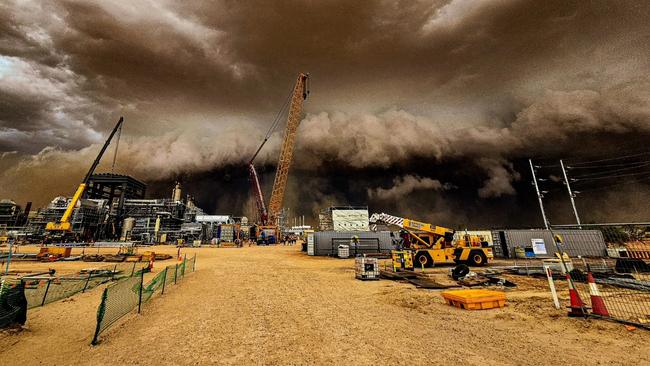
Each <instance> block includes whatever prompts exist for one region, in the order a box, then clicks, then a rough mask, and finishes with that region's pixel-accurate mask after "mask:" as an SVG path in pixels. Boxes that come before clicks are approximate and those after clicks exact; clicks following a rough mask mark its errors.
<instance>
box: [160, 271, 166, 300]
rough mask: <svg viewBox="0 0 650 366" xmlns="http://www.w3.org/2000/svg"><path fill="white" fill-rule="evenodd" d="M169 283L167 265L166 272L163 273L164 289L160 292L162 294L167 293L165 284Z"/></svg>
mask: <svg viewBox="0 0 650 366" xmlns="http://www.w3.org/2000/svg"><path fill="white" fill-rule="evenodd" d="M166 283H167V267H165V273H164V274H163V286H162V291H161V292H160V294H161V295H164V294H165V284H166Z"/></svg>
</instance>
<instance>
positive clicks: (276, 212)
mask: <svg viewBox="0 0 650 366" xmlns="http://www.w3.org/2000/svg"><path fill="white" fill-rule="evenodd" d="M308 95H309V74H304V73H300V74H299V75H298V79H297V80H296V84H295V85H294V87H293V90H292V93H291V95H290V96H289V99H288V101H287V104H289V112H288V114H287V126H286V128H285V130H284V137H283V139H282V147H281V150H280V158H279V160H278V167H277V171H276V173H275V180H274V181H273V190H272V192H271V199H270V200H269V205H268V210H267V208H266V207H267V206H266V205H265V203H264V194H263V193H262V188H261V185H260V182H259V177H258V175H257V172H256V171H255V166H254V164H253V161H254V160H255V158H256V157H257V155H258V154H259V152H260V150H261V149H262V147H263V146H264V144H266V142H267V141H268V139H269V137H270V136H271V134H272V133H273V131H274V130H275V128H276V127H277V125H278V123H279V117H280V116H281V115H282V112H283V111H284V110H285V108H286V106H287V104H285V105H284V107H283V108H282V110H281V111H280V113H279V114H278V117H277V118H276V120H275V121H274V122H273V124H272V125H271V128H270V129H269V131H268V132H267V134H266V136H265V138H264V141H262V144H261V145H260V147H259V148H258V149H257V151H255V154H254V155H253V157H252V158H251V160H250V161H249V163H248V170H249V174H250V179H251V185H252V191H253V194H254V196H255V204H256V206H257V211H258V216H259V223H260V224H261V226H260V227H259V228H258V229H260V230H262V231H265V232H268V234H266V235H267V236H268V235H272V236H274V237H275V239H274V240H276V239H277V238H278V236H279V234H280V233H279V229H278V227H277V225H278V220H279V217H280V214H281V212H282V204H283V201H284V192H285V189H286V186H287V178H288V177H289V168H290V167H291V162H292V160H293V147H294V143H295V141H296V132H297V131H298V126H299V125H300V117H301V114H302V107H303V102H304V100H305V99H307V96H308Z"/></svg>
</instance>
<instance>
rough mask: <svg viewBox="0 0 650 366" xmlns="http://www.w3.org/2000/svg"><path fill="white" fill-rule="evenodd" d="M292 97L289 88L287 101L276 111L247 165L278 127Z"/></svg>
mask: <svg viewBox="0 0 650 366" xmlns="http://www.w3.org/2000/svg"><path fill="white" fill-rule="evenodd" d="M292 96H293V88H291V91H290V92H289V95H288V96H287V99H286V100H285V102H284V104H283V105H282V108H280V110H279V111H278V114H277V115H276V116H275V118H274V119H273V123H271V127H269V130H268V131H267V132H266V135H264V140H263V141H262V143H261V144H260V146H259V147H258V148H257V150H256V151H255V154H253V157H252V158H251V160H250V161H249V164H251V163H253V160H255V158H256V157H257V154H259V153H260V150H262V147H264V145H265V144H266V142H267V141H268V140H269V138H270V137H271V135H272V134H273V132H274V131H275V129H276V128H277V127H278V125H279V124H280V120H281V118H282V116H284V114H285V112H286V110H287V107H288V106H289V102H290V101H291V97H292Z"/></svg>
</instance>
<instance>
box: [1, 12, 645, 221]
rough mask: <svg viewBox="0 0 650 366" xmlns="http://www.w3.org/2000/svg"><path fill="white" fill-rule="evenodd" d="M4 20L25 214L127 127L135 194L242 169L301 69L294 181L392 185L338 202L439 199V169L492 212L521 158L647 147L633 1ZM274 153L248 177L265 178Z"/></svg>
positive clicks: (517, 177) (31, 15)
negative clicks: (370, 174) (301, 174)
mask: <svg viewBox="0 0 650 366" xmlns="http://www.w3.org/2000/svg"><path fill="white" fill-rule="evenodd" d="M0 10H1V11H0V105H1V106H2V108H1V109H0V151H14V150H15V151H18V152H19V155H18V156H19V158H16V157H15V155H12V159H13V160H12V164H10V165H8V164H4V165H7V168H6V170H5V172H4V174H3V177H2V188H1V189H0V193H2V195H10V196H19V197H26V196H27V190H25V189H22V188H20V187H26V185H24V184H19V183H20V182H23V181H25V180H26V181H40V180H42V179H43V178H44V177H47V176H52V175H54V177H57V173H56V172H55V173H52V172H51V171H50V170H51V167H52V166H54V165H56V166H61V167H66V168H64V169H63V171H65V172H66V174H62V175H61V176H60V177H58V178H60V179H50V180H49V181H50V182H52V183H48V184H45V185H44V186H41V188H42V189H41V190H38V192H36V193H35V192H34V188H33V187H31V188H30V189H29V194H36V195H40V196H41V200H44V199H45V197H51V196H53V195H54V194H53V192H61V190H66V189H67V188H66V187H68V185H70V184H73V182H74V180H75V179H76V178H75V177H76V176H75V174H71V172H72V171H75V172H76V171H78V172H77V173H78V175H82V170H83V169H85V166H86V165H87V162H88V161H89V160H92V157H93V155H94V153H95V152H96V151H97V149H98V144H99V143H101V140H102V136H105V134H106V131H108V130H109V129H110V128H111V126H112V124H113V123H115V120H116V119H117V117H118V116H119V115H122V114H123V115H125V116H126V120H127V125H125V126H126V127H125V141H124V143H123V144H121V145H120V147H121V149H123V151H122V153H121V154H120V159H121V166H122V169H124V171H125V172H129V173H130V174H133V175H136V176H139V177H140V178H142V179H147V180H158V181H164V180H166V179H173V177H175V176H177V175H179V174H193V173H205V172H210V171H214V170H215V169H216V170H219V169H221V167H224V166H231V165H236V164H240V163H243V162H245V161H246V160H247V159H248V158H249V156H250V155H251V153H252V152H253V151H254V150H255V148H256V145H257V144H258V142H259V141H260V139H261V137H262V135H263V130H264V129H265V128H266V126H268V125H269V123H270V120H271V116H272V115H273V112H274V111H275V110H277V109H279V106H280V105H281V104H282V102H283V101H284V98H285V97H286V93H287V92H288V90H289V88H290V87H291V83H292V82H293V80H294V78H295V75H296V74H297V73H298V72H299V71H308V72H311V73H312V76H313V87H312V89H313V90H312V94H311V97H310V99H309V100H308V101H307V104H306V110H307V112H308V113H309V115H308V116H307V117H306V119H305V120H304V121H303V124H302V126H301V129H300V132H299V136H300V137H299V139H298V147H297V150H296V167H297V168H298V169H302V170H308V171H309V170H311V171H316V174H317V175H318V174H325V173H324V172H325V171H326V172H327V174H330V173H332V171H335V170H336V169H334V170H331V169H324V168H323V167H324V166H327V167H330V168H331V167H332V166H336V167H339V168H340V169H348V168H349V169H357V170H361V171H363V170H364V169H385V170H386V171H385V172H384V173H383V174H384V175H388V177H387V179H386V180H384V181H373V182H370V181H368V182H363V183H359V185H363V184H374V186H372V185H371V186H367V187H365V188H363V189H361V188H359V189H358V190H357V187H343V188H342V189H349V190H350V191H355V192H361V193H360V194H361V195H367V192H384V191H386V192H398V191H400V189H402V188H404V187H406V186H407V185H408V184H406V185H405V182H406V183H408V182H407V180H408V179H407V178H400V179H398V180H395V179H396V178H395V177H394V176H390V175H391V174H398V173H397V172H399V174H403V175H405V176H414V177H418V179H420V181H419V183H418V184H419V185H421V184H422V182H429V180H431V181H435V179H437V178H438V177H437V176H436V174H437V171H438V168H437V167H438V166H439V164H452V163H454V162H455V164H457V165H456V166H454V167H451V168H452V170H454V171H459V172H470V173H467V174H468V176H471V177H472V178H471V179H473V180H474V181H475V183H474V184H470V185H469V186H471V191H470V192H466V194H469V195H470V196H472V197H477V198H478V199H497V198H499V199H506V198H504V197H508V196H512V195H514V194H515V193H516V192H517V190H518V184H520V183H519V182H521V181H522V179H523V178H522V174H521V172H520V171H518V168H517V164H516V161H517V159H522V158H525V157H528V156H539V155H545V156H552V157H560V156H567V155H569V156H575V157H580V156H590V155H597V154H599V153H600V154H602V153H604V152H607V153H616V152H617V150H618V147H619V146H620V145H621V143H620V142H619V141H621V140H622V139H624V141H625V143H626V144H627V145H629V146H630V147H633V146H643V145H642V141H643V140H644V139H645V138H647V137H650V127H649V125H650V122H649V121H650V104H649V103H650V84H649V82H648V79H647V76H646V74H647V70H648V66H649V65H648V60H649V59H650V58H648V56H649V52H648V51H649V49H648V48H649V47H650V45H649V41H650V27H649V26H648V25H647V19H648V15H650V13H649V10H650V6H648V5H647V4H645V3H643V2H636V1H599V2H586V1H544V2H539V1H515V0H486V1H470V0H453V1H373V2H350V1H327V2H311V1H297V0H296V1H273V2H264V1H257V2H248V1H247V2H236V1H221V2H204V1H201V2H199V1H193V2H182V3H177V2H167V1H138V2H121V1H110V2H109V1H86V2H78V1H62V2H49V1H44V2H41V1H15V2H14V1H8V2H5V3H4V4H3V5H0ZM603 135H607V136H610V139H609V141H607V139H604V140H603V138H602V137H603ZM279 138H280V136H279V134H276V135H274V137H273V139H272V140H271V143H270V144H269V146H268V147H267V148H266V150H265V151H264V152H263V155H262V156H261V159H260V164H269V163H271V164H272V162H273V161H274V159H275V156H277V150H278V141H279ZM594 141H599V142H601V141H605V142H604V144H600V145H598V146H596V145H595V144H593V142H594ZM569 142H574V143H575V142H580V149H578V150H576V149H575V148H572V147H571V146H570V145H569ZM590 142H592V143H590ZM48 146H50V147H52V148H46V147H48ZM44 148H45V149H44ZM43 149H44V150H43ZM41 150H43V151H41ZM14 161H17V162H16V163H13V162H14ZM414 162H417V165H418V167H417V168H413V169H410V171H409V169H407V167H412V166H413V164H414ZM513 164H514V165H513ZM448 167H449V166H448ZM463 174H465V173H463ZM312 175H313V174H312ZM360 175H362V174H361V173H360ZM312 178H313V182H314V183H313V185H314V187H312V188H310V190H311V191H313V192H320V193H318V194H316V193H315V195H320V196H322V199H319V202H321V201H322V202H330V201H333V200H335V199H338V200H345V199H350V197H349V195H348V194H347V193H349V192H343V193H341V194H339V193H333V192H332V190H331V189H330V188H331V186H332V185H333V184H334V183H335V182H334V183H333V181H332V179H333V178H331V177H330V176H329V175H323V176H318V177H312ZM449 178H450V179H451V178H453V177H449ZM440 181H441V182H449V183H450V184H456V183H455V182H453V181H449V180H448V179H444V180H443V179H440ZM409 182H410V180H409ZM418 184H416V186H417V185H418ZM424 185H425V186H428V187H429V188H428V189H429V193H431V192H430V190H431V188H435V187H433V186H431V184H428V183H426V184H424ZM296 189H297V190H298V191H299V190H301V189H307V188H305V186H298V187H296ZM408 191H409V192H415V191H418V192H419V191H426V189H425V190H420V189H415V188H414V190H408ZM61 193H64V192H61ZM414 194H416V195H417V194H426V192H420V193H417V192H416V193H414ZM436 194H451V193H450V192H446V191H445V192H436ZM298 196H301V193H300V192H296V194H295V197H294V196H291V195H290V196H289V197H288V199H289V200H296V201H295V202H296V203H297V204H298V203H300V201H301V200H299V199H298V198H296V197H298ZM320 196H319V197H320ZM303 198H304V197H303ZM371 200H372V197H371ZM506 204H507V202H506ZM403 206H404V205H402V208H403ZM435 206H436V207H439V208H440V209H441V210H443V209H444V210H447V211H453V208H454V207H456V206H455V205H454V204H453V203H450V202H442V201H440V202H438V201H437V202H435Z"/></svg>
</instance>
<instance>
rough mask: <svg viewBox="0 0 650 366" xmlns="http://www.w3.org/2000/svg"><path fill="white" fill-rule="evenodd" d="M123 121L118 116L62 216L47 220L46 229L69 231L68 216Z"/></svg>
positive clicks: (122, 118)
mask: <svg viewBox="0 0 650 366" xmlns="http://www.w3.org/2000/svg"><path fill="white" fill-rule="evenodd" d="M123 122H124V117H120V119H119V121H117V124H116V125H115V128H113V131H111V134H110V135H109V136H108V139H106V142H104V146H102V149H101V150H100V151H99V154H98V155H97V157H96V158H95V161H93V164H92V165H91V166H90V169H88V172H87V173H86V176H85V177H84V179H83V181H82V182H81V184H79V187H78V188H77V191H76V192H75V193H74V196H72V199H71V200H70V203H69V204H68V207H66V209H65V212H64V213H63V216H61V219H60V220H59V222H48V223H47V226H46V230H49V231H70V230H71V229H72V225H70V216H72V212H73V210H74V208H75V206H76V205H77V202H78V201H79V200H80V199H81V196H82V195H83V194H84V191H85V190H86V185H87V184H88V181H89V180H90V177H91V176H92V175H93V173H94V172H95V169H96V168H97V165H99V161H100V160H101V159H102V156H103V155H104V152H106V149H107V148H108V145H110V143H111V140H112V139H113V136H114V135H115V133H116V132H117V130H118V129H120V128H121V127H122V123H123Z"/></svg>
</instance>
